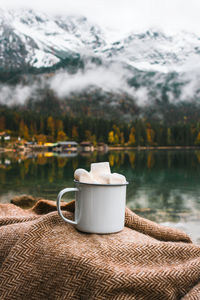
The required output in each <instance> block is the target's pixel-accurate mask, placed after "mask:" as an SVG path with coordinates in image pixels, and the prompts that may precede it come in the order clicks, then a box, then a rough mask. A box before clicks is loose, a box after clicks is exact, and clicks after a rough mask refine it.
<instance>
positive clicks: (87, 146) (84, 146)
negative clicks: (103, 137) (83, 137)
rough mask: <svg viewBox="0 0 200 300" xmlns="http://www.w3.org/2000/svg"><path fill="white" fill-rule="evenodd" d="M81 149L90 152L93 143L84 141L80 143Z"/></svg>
mask: <svg viewBox="0 0 200 300" xmlns="http://www.w3.org/2000/svg"><path fill="white" fill-rule="evenodd" d="M80 148H81V151H84V152H92V151H94V145H93V143H91V142H90V141H85V142H81V143H80Z"/></svg>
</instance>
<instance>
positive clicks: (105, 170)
mask: <svg viewBox="0 0 200 300" xmlns="http://www.w3.org/2000/svg"><path fill="white" fill-rule="evenodd" d="M90 173H92V175H102V174H110V173H111V172H110V165H109V162H100V163H93V164H91V167H90Z"/></svg>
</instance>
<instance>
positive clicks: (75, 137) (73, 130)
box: [72, 126, 78, 141]
mask: <svg viewBox="0 0 200 300" xmlns="http://www.w3.org/2000/svg"><path fill="white" fill-rule="evenodd" d="M72 139H73V140H75V141H77V140H78V130H77V126H73V127H72Z"/></svg>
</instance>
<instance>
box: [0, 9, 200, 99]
mask: <svg viewBox="0 0 200 300" xmlns="http://www.w3.org/2000/svg"><path fill="white" fill-rule="evenodd" d="M109 33H110V32H108V30H107V29H105V28H100V26H99V25H97V24H94V23H93V22H91V21H90V20H88V19H87V18H85V17H83V16H66V17H65V16H52V15H51V16H49V15H47V14H44V13H41V12H36V11H33V10H28V9H20V10H3V9H0V73H1V72H3V73H4V72H9V71H17V70H20V72H21V73H23V72H24V73H28V72H32V71H40V73H41V72H47V71H49V70H52V69H53V70H56V69H60V68H62V70H67V71H68V72H69V71H70V68H73V74H74V73H77V76H76V77H73V74H71V77H70V76H69V73H67V75H66V74H65V79H66V80H67V82H68V83H70V85H71V87H72V89H69V88H67V92H71V91H73V89H74V90H76V89H77V86H78V87H82V88H85V87H87V86H91V85H92V86H94V85H97V87H98V88H99V87H100V88H101V87H104V88H106V89H109V88H110V89H111V90H112V89H115V90H117V89H119V90H121V91H123V92H124V91H125V92H127V93H129V94H131V95H132V96H133V97H134V98H135V99H136V100H137V99H139V100H140V99H142V102H143V103H144V102H145V103H146V101H147V100H148V99H149V98H151V99H152V98H153V99H159V100H160V99H162V100H163V99H165V100H166V99H167V100H169V101H176V100H177V99H181V100H187V99H190V100H191V99H194V98H195V99H196V98H197V97H199V94H200V90H199V79H200V71H199V69H200V68H199V61H200V38H199V37H198V36H197V35H195V34H193V33H188V32H180V33H179V34H176V35H169V34H166V33H163V32H161V31H159V30H155V29H154V30H152V29H151V30H147V31H144V32H134V31H133V32H131V33H130V34H127V35H126V36H124V37H123V38H121V37H120V38H115V40H113V39H110V38H109V37H110V34H109ZM77 78H78V82H77V83H76V82H75V81H77ZM56 80H57V79H55V80H52V81H51V82H50V84H51V87H53V88H54V87H55V83H56V84H57V81H56ZM60 82H61V83H62V80H61V81H60ZM65 82H66V81H65ZM64 84H65V83H64ZM65 85H66V84H65ZM59 91H62V84H61V85H60V84H59ZM64 94H65V89H64V91H63V93H61V96H62V95H64Z"/></svg>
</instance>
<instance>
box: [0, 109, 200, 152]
mask: <svg viewBox="0 0 200 300" xmlns="http://www.w3.org/2000/svg"><path fill="white" fill-rule="evenodd" d="M0 132H6V133H7V134H9V135H10V136H11V137H13V138H17V137H21V138H23V139H25V140H27V141H36V142H38V143H41V144H42V143H45V142H56V141H66V140H74V141H76V142H78V143H79V142H82V141H90V142H92V143H93V144H94V145H96V144H97V143H98V142H104V143H106V144H108V145H111V146H135V147H138V146H155V147H156V146H198V145H200V122H197V121H193V122H192V121H191V120H190V121H188V120H187V118H185V119H184V121H183V122H177V124H176V123H173V124H171V125H170V124H169V123H168V124H165V123H163V122H161V121H158V120H157V121H156V120H152V121H151V120H147V119H145V118H141V117H140V118H137V119H136V118H135V119H134V120H133V121H132V122H128V123H127V122H123V121H121V120H116V119H113V120H106V119H103V118H93V117H91V116H84V115H82V116H81V117H80V116H73V115H71V114H67V113H64V114H59V115H53V114H52V115H41V114H40V113H35V112H33V111H25V110H24V111H23V110H22V111H20V110H15V109H12V108H5V107H4V108H1V109H0ZM2 142H3V140H2V141H1V143H2Z"/></svg>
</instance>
